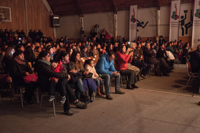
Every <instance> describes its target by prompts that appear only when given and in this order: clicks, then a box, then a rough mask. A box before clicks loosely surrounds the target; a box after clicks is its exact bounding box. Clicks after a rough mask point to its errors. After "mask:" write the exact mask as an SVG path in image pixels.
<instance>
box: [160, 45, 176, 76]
mask: <svg viewBox="0 0 200 133" xmlns="http://www.w3.org/2000/svg"><path fill="white" fill-rule="evenodd" d="M164 47H165V45H164V44H161V45H160V48H159V49H158V52H157V59H158V60H159V61H160V62H161V64H162V66H163V67H164V68H163V69H164V71H165V72H163V73H164V75H166V76H167V75H168V74H166V73H167V72H169V71H171V70H173V69H174V68H173V67H170V66H169V64H168V62H169V63H170V59H169V58H168V56H167V54H166V51H165V50H164Z"/></svg>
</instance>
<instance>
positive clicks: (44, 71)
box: [36, 51, 87, 116]
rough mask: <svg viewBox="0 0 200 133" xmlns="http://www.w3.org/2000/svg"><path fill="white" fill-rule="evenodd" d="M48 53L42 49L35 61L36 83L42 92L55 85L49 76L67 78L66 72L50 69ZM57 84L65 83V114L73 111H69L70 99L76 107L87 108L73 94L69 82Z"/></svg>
mask: <svg viewBox="0 0 200 133" xmlns="http://www.w3.org/2000/svg"><path fill="white" fill-rule="evenodd" d="M50 59H51V57H50V55H49V53H48V52H47V51H42V52H41V53H40V54H39V58H38V61H37V62H36V71H37V73H38V83H39V86H40V89H41V90H42V92H47V91H49V90H48V89H49V88H51V87H56V83H55V82H52V81H51V80H49V79H50V78H51V77H56V78H68V74H67V73H62V72H61V73H56V72H54V71H53V70H52V69H51V62H50ZM58 85H65V87H66V89H65V90H66V93H65V94H66V95H65V97H66V101H65V103H64V106H63V108H64V112H65V113H66V115H70V116H71V115H73V112H72V111H70V100H71V101H73V103H74V104H75V105H76V106H77V107H78V108H83V109H85V108H87V106H86V104H85V103H82V102H80V101H79V100H78V99H77V98H76V97H75V96H74V94H73V92H72V89H71V87H69V84H68V83H66V84H63V83H61V84H58Z"/></svg>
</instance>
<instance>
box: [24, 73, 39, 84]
mask: <svg viewBox="0 0 200 133" xmlns="http://www.w3.org/2000/svg"><path fill="white" fill-rule="evenodd" d="M23 79H24V82H25V83H31V82H37V80H38V77H37V75H36V74H32V75H28V76H24V77H23Z"/></svg>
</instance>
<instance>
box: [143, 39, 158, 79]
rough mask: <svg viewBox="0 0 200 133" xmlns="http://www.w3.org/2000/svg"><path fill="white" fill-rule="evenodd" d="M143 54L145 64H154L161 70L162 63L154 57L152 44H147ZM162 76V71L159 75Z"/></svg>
mask: <svg viewBox="0 0 200 133" xmlns="http://www.w3.org/2000/svg"><path fill="white" fill-rule="evenodd" d="M143 53H144V62H145V63H147V64H153V65H155V68H159V66H160V61H159V60H157V59H156V58H155V57H154V56H153V53H152V51H151V45H150V43H146V45H145V47H144V49H143ZM158 70H159V71H160V68H159V69H158ZM159 74H160V75H159V76H161V75H162V74H161V71H160V73H159Z"/></svg>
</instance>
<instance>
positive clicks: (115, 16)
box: [114, 14, 117, 37]
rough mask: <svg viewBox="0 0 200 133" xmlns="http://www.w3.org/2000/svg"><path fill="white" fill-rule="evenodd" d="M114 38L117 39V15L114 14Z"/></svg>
mask: <svg viewBox="0 0 200 133" xmlns="http://www.w3.org/2000/svg"><path fill="white" fill-rule="evenodd" d="M114 37H117V14H114Z"/></svg>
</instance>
